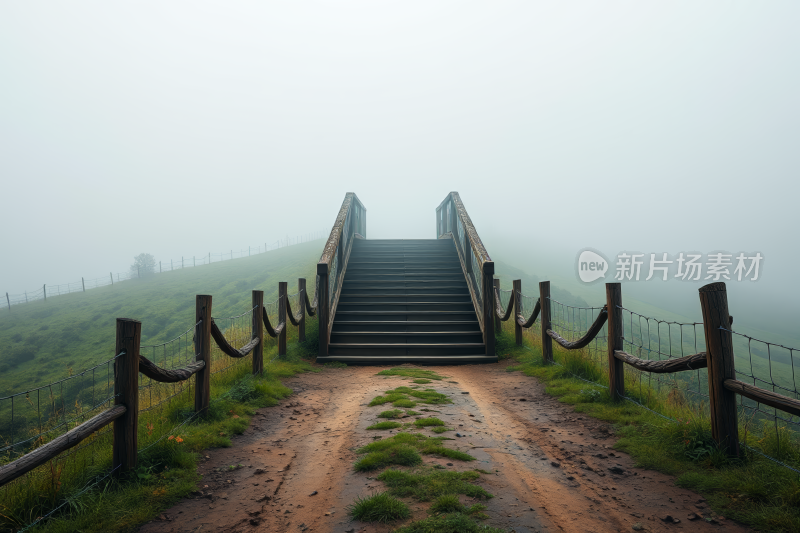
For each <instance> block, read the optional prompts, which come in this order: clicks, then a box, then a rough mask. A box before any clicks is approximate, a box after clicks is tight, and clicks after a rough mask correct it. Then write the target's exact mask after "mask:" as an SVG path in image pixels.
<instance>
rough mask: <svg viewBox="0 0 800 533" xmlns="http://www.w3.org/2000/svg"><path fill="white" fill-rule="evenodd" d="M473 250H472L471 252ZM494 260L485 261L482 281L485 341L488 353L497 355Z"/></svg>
mask: <svg viewBox="0 0 800 533" xmlns="http://www.w3.org/2000/svg"><path fill="white" fill-rule="evenodd" d="M471 252H472V251H471V250H470V253H471ZM493 280H494V261H484V262H483V273H482V276H481V283H482V284H483V287H482V292H483V302H482V303H483V342H484V344H485V345H486V355H489V356H492V355H495V347H494V346H495V332H494V320H492V317H493V316H494V315H495V312H494V296H492V295H493V293H494V284H493Z"/></svg>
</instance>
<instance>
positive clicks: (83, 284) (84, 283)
mask: <svg viewBox="0 0 800 533" xmlns="http://www.w3.org/2000/svg"><path fill="white" fill-rule="evenodd" d="M81 287H83V292H86V282H85V281H83V278H81Z"/></svg>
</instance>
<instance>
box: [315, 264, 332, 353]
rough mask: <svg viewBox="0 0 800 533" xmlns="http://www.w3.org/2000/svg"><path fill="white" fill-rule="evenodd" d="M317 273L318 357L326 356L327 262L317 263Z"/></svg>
mask: <svg viewBox="0 0 800 533" xmlns="http://www.w3.org/2000/svg"><path fill="white" fill-rule="evenodd" d="M317 275H319V298H318V300H317V321H318V322H319V354H318V355H319V357H327V355H328V339H330V335H329V334H328V317H329V316H330V307H329V303H328V300H329V298H328V295H329V293H330V290H329V289H328V285H329V283H330V272H329V269H328V264H327V263H317Z"/></svg>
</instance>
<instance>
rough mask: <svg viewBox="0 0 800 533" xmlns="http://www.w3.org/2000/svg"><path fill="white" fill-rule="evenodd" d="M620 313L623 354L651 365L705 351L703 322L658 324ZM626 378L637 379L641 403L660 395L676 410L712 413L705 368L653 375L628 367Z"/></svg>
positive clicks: (623, 309) (623, 308) (662, 321)
mask: <svg viewBox="0 0 800 533" xmlns="http://www.w3.org/2000/svg"><path fill="white" fill-rule="evenodd" d="M620 309H621V310H622V330H623V333H622V337H623V350H624V351H626V352H628V353H630V354H631V355H635V356H636V357H638V358H640V359H646V360H649V361H666V360H669V359H678V358H680V357H684V356H687V355H693V354H696V353H700V352H703V351H705V346H706V343H705V335H704V333H703V324H702V322H675V321H667V320H658V319H656V318H653V317H647V316H644V315H641V314H639V313H636V312H634V311H631V310H630V309H626V308H625V307H620ZM625 374H626V378H627V376H628V375H629V374H630V375H631V376H633V378H632V379H633V380H634V381H635V383H636V384H637V385H638V390H639V397H640V398H641V399H644V398H645V397H646V396H648V395H650V394H651V391H656V393H659V394H661V393H663V394H664V396H665V398H666V400H667V402H668V403H669V404H672V405H674V406H676V407H681V406H683V405H689V406H690V407H691V408H692V409H693V410H695V411H699V412H703V413H706V414H707V413H708V370H707V369H705V368H701V369H698V370H693V371H685V372H676V373H674V374H653V373H650V372H641V371H639V370H636V369H634V368H632V367H630V366H626V367H625ZM645 385H646V387H647V392H646V393H645V389H644V387H645ZM626 387H629V385H628V384H626Z"/></svg>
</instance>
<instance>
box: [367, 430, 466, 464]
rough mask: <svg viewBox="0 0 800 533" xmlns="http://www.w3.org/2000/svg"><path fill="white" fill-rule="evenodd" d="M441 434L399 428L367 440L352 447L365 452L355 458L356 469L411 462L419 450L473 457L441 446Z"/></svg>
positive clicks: (419, 459)
mask: <svg viewBox="0 0 800 533" xmlns="http://www.w3.org/2000/svg"><path fill="white" fill-rule="evenodd" d="M443 440H445V438H444V437H427V436H425V435H420V434H418V433H407V432H401V433H398V434H397V435H394V436H392V437H388V438H385V439H381V440H378V441H375V442H371V443H370V444H367V445H366V446H363V447H361V448H359V449H358V450H356V453H358V454H366V455H365V456H364V457H362V458H361V459H359V460H358V461H356V463H355V465H353V468H354V469H355V470H356V471H357V472H368V471H371V470H378V469H380V468H383V467H385V466H389V465H403V466H414V465H418V464H420V463H421V462H422V457H420V454H424V455H439V456H441V457H447V458H450V459H457V460H459V461H474V460H475V458H474V457H473V456H471V455H469V454H468V453H464V452H462V451H459V450H453V449H451V448H446V447H444V446H442V441H443Z"/></svg>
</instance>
